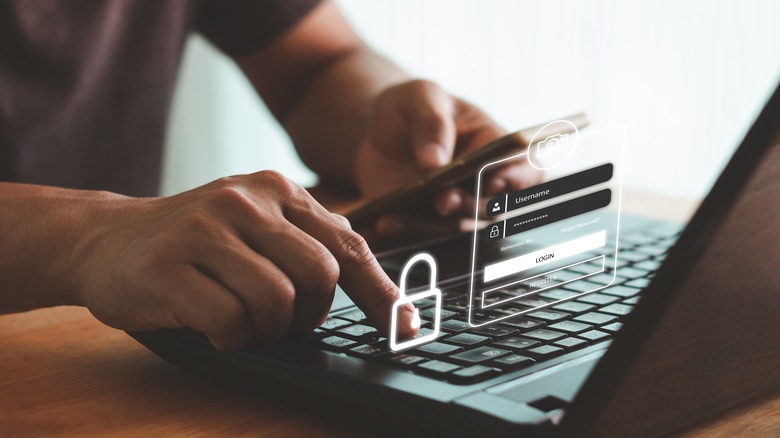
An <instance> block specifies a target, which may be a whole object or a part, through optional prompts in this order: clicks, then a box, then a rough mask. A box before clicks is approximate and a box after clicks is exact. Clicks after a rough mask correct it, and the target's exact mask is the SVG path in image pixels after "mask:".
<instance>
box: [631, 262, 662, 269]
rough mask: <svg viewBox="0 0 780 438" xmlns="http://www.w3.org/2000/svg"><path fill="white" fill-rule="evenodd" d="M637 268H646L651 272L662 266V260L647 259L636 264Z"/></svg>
mask: <svg viewBox="0 0 780 438" xmlns="http://www.w3.org/2000/svg"><path fill="white" fill-rule="evenodd" d="M634 267H635V268H639V269H644V270H646V271H649V272H655V271H657V270H658V268H660V267H661V261H660V260H645V261H643V262H640V263H635V264H634Z"/></svg>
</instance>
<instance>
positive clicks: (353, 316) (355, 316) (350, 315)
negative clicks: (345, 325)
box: [335, 310, 366, 322]
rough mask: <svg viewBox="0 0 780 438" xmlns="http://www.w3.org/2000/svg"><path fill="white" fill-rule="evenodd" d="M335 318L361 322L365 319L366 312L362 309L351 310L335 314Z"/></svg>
mask: <svg viewBox="0 0 780 438" xmlns="http://www.w3.org/2000/svg"><path fill="white" fill-rule="evenodd" d="M335 317H336V318H341V319H346V320H348V321H352V322H361V321H364V320H365V319H366V314H365V313H363V311H362V310H353V311H351V312H347V313H344V314H341V315H336V316H335Z"/></svg>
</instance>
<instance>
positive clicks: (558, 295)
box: [539, 289, 577, 301]
mask: <svg viewBox="0 0 780 438" xmlns="http://www.w3.org/2000/svg"><path fill="white" fill-rule="evenodd" d="M575 295H577V292H572V291H570V290H563V289H553V290H548V291H545V292H542V293H540V294H539V296H540V297H544V298H549V299H551V300H555V301H557V300H565V299H566V298H571V297H573V296H575Z"/></svg>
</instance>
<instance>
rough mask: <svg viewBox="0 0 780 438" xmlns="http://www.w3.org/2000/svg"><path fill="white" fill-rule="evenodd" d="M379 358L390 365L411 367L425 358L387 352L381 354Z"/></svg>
mask: <svg viewBox="0 0 780 438" xmlns="http://www.w3.org/2000/svg"><path fill="white" fill-rule="evenodd" d="M380 360H382V361H384V362H387V363H390V364H392V365H396V366H400V367H401V368H411V367H412V366H414V365H416V364H419V363H420V362H424V361H425V360H426V359H425V358H422V357H420V356H414V355H411V354H388V355H386V356H382V357H381V359H380Z"/></svg>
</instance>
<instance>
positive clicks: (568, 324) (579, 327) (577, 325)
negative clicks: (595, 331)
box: [548, 321, 593, 334]
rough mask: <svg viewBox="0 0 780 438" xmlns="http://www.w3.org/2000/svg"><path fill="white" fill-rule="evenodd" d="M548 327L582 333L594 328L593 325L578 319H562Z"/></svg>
mask: <svg viewBox="0 0 780 438" xmlns="http://www.w3.org/2000/svg"><path fill="white" fill-rule="evenodd" d="M548 327H549V328H550V329H552V330H559V331H562V332H564V333H569V334H576V333H582V332H584V331H587V330H590V329H592V328H593V326H592V325H588V324H583V323H581V322H576V321H561V322H558V323H555V324H553V325H551V326H548Z"/></svg>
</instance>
